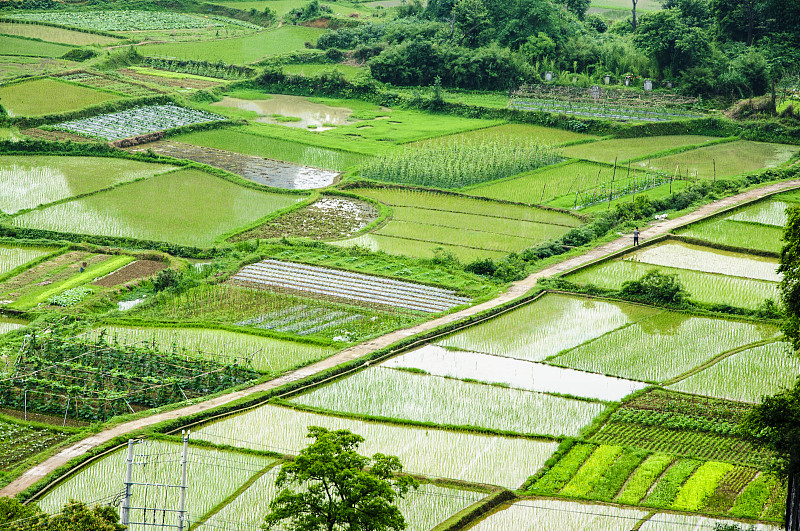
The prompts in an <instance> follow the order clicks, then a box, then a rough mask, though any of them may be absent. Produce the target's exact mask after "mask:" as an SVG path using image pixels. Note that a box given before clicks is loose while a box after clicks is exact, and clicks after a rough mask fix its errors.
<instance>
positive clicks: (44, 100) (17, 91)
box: [0, 41, 121, 116]
mask: <svg viewBox="0 0 800 531" xmlns="http://www.w3.org/2000/svg"><path fill="white" fill-rule="evenodd" d="M25 42H36V41H25ZM53 94H58V97H57V98H54V97H53ZM120 98H121V96H119V95H117V94H111V93H108V92H100V91H99V90H94V89H91V88H88V87H80V86H78V85H74V84H72V83H64V82H61V81H57V80H55V79H49V78H46V79H36V80H33V81H22V82H20V83H12V84H9V85H5V86H3V87H0V102H2V104H3V108H4V109H5V110H6V111H8V114H9V116H41V115H45V114H54V113H62V112H67V111H74V110H77V109H82V108H83V107H86V106H87V105H96V104H98V103H103V102H105V101H109V100H117V99H120Z"/></svg>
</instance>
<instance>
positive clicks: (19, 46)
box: [0, 35, 74, 110]
mask: <svg viewBox="0 0 800 531" xmlns="http://www.w3.org/2000/svg"><path fill="white" fill-rule="evenodd" d="M73 49H74V48H73V47H72V46H65V45H63V44H55V43H52V42H40V41H32V40H30V39H21V38H19V37H14V36H11V35H0V50H3V54H4V55H8V56H10V57H13V59H14V60H15V62H17V63H19V62H21V61H25V59H23V58H25V57H28V56H30V57H61V56H62V55H64V54H65V53H67V52H69V51H70V50H73ZM31 61H36V59H31ZM37 62H38V61H37ZM3 66H6V65H3ZM16 85H17V84H14V85H10V86H6V87H4V88H6V89H9V88H10V87H11V86H16ZM0 94H3V96H2V98H3V106H4V107H5V105H6V102H5V97H6V95H7V94H9V92H6V91H2V92H0ZM6 110H8V108H7V107H6Z"/></svg>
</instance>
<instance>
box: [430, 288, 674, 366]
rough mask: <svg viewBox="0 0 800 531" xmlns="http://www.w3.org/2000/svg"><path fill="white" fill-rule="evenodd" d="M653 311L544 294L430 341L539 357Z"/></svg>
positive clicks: (645, 316)
mask: <svg viewBox="0 0 800 531" xmlns="http://www.w3.org/2000/svg"><path fill="white" fill-rule="evenodd" d="M659 313H660V311H659V310H657V309H655V308H650V307H647V306H641V305H636V304H629V303H618V302H608V301H603V300H595V299H584V298H580V297H573V296H568V295H558V294H547V295H545V296H543V297H541V298H539V299H537V300H536V301H534V302H532V303H530V304H527V305H525V306H523V307H521V308H518V309H515V310H513V311H510V312H507V313H504V314H502V315H499V316H497V317H494V318H493V319H490V320H489V321H486V322H484V323H481V324H478V325H475V326H471V327H469V328H467V329H466V330H463V331H460V332H456V333H454V334H452V335H450V336H448V337H446V338H444V339H441V340H439V341H437V342H436V344H437V345H441V346H444V347H452V348H458V349H462V350H469V351H474V352H483V353H486V354H493V355H496V356H506V357H510V358H518V359H523V360H529V361H541V360H544V359H545V358H547V357H549V356H553V355H555V354H558V353H559V352H561V351H562V350H565V349H570V348H574V347H577V346H579V345H581V344H582V343H585V342H587V341H590V340H592V339H595V338H597V337H600V336H602V335H603V334H607V333H609V332H612V331H613V330H616V329H618V328H620V327H623V326H625V325H628V324H631V323H635V322H637V321H639V320H642V319H645V318H647V317H650V316H654V315H657V314H659Z"/></svg>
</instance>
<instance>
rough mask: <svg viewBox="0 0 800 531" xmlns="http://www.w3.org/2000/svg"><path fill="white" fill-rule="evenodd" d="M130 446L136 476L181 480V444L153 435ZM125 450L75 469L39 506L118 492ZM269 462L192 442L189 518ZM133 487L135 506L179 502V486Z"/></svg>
mask: <svg viewBox="0 0 800 531" xmlns="http://www.w3.org/2000/svg"><path fill="white" fill-rule="evenodd" d="M134 448H135V455H136V459H135V464H134V466H133V481H134V482H136V483H154V484H167V485H179V484H180V452H181V445H180V444H178V443H172V442H163V441H152V442H147V443H145V444H142V445H136V446H135V447H134ZM126 452H127V450H126V449H125V448H122V449H119V450H117V451H115V452H113V453H111V454H109V455H108V456H107V457H104V458H102V459H100V460H99V461H96V462H94V463H92V464H91V465H89V466H87V467H86V468H83V469H81V470H79V471H78V472H77V473H75V474H74V475H72V476H71V477H69V478H67V479H66V480H65V481H63V482H62V483H60V484H59V485H57V486H56V487H55V488H53V489H52V490H50V491H48V493H47V494H46V495H45V496H44V497H43V498H42V499H41V501H39V506H40V507H41V508H42V509H44V510H45V511H48V512H57V511H60V510H61V508H62V507H63V506H64V504H66V503H67V502H69V501H70V500H73V499H74V500H78V501H83V502H86V503H88V504H94V503H97V502H99V501H111V500H112V499H114V498H116V497H118V496H119V493H120V491H122V490H123V482H124V481H125V473H126V472H125V471H126V464H125V459H126ZM272 463H274V459H270V458H267V457H260V456H254V455H249V454H240V453H233V452H224V451H220V450H212V449H207V448H201V447H194V446H191V447H190V455H189V461H188V468H187V479H188V481H189V483H190V485H191V488H190V489H188V490H187V498H186V509H187V511H188V513H189V516H190V519H191V520H195V519H197V518H199V517H200V516H202V515H204V514H205V513H207V512H208V511H209V510H210V509H211V508H212V507H214V506H215V505H217V504H218V503H219V502H221V501H222V500H223V499H225V498H226V497H227V496H230V495H231V494H233V493H234V492H235V491H236V489H238V488H239V486H240V485H242V484H244V483H245V482H246V481H247V480H248V479H249V478H250V477H251V476H252V475H254V474H255V473H257V472H258V471H259V470H261V469H263V468H265V467H267V466H269V465H271V464H272ZM211 478H213V479H211ZM165 490H166V491H167V492H166V493H165ZM170 491H171V492H170ZM132 493H133V499H132V503H131V505H132V506H133V507H143V506H145V504H147V506H150V507H152V506H156V507H164V508H166V509H172V510H174V509H177V508H178V493H177V489H163V488H156V487H149V488H147V487H143V486H141V485H138V486H137V485H134V487H133V490H132ZM165 500H166V501H165ZM133 516H135V517H136V518H143V517H144V515H143V514H142V513H141V511H139V512H138V513H134V514H132V517H133ZM160 516H161V515H160V514H159V517H160ZM149 517H150V516H149V514H148V518H149ZM132 520H134V519H133V518H132ZM134 521H142V520H138V519H137V520H134Z"/></svg>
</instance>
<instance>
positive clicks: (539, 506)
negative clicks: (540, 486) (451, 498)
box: [470, 499, 647, 531]
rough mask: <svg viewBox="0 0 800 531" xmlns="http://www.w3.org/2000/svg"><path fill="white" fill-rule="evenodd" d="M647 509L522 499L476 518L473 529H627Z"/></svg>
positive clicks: (614, 530)
mask: <svg viewBox="0 0 800 531" xmlns="http://www.w3.org/2000/svg"><path fill="white" fill-rule="evenodd" d="M645 516H647V512H646V511H641V510H637V509H623V508H620V507H613V506H608V505H590V504H583V503H577V502H568V501H562V500H543V499H533V500H527V499H524V500H521V501H518V502H516V503H514V504H512V505H509V506H507V507H504V508H501V509H500V510H498V511H497V512H494V513H492V514H491V515H490V516H489V517H488V518H486V519H484V520H481V521H479V522H478V523H477V524H476V525H475V526H474V527H471V528H470V529H471V530H472V531H507V530H509V529H514V530H517V531H564V530H565V529H602V530H603V531H629V530H630V529H631V528H632V527H633V526H634V525H636V523H637V522H638V521H639V520H641V519H642V518H644V517H645Z"/></svg>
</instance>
